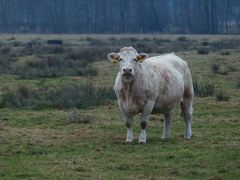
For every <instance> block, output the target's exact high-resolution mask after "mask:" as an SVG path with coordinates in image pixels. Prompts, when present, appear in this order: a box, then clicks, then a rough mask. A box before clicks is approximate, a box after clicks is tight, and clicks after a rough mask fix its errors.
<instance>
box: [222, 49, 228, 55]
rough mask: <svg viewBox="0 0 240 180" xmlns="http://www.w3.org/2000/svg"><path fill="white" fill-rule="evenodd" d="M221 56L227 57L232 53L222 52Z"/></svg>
mask: <svg viewBox="0 0 240 180" xmlns="http://www.w3.org/2000/svg"><path fill="white" fill-rule="evenodd" d="M221 55H223V56H227V55H230V52H229V51H224V50H223V51H221Z"/></svg>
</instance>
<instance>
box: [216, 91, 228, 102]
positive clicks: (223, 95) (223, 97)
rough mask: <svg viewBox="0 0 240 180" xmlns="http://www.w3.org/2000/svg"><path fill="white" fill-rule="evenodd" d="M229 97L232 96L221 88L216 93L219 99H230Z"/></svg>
mask: <svg viewBox="0 0 240 180" xmlns="http://www.w3.org/2000/svg"><path fill="white" fill-rule="evenodd" d="M229 98H230V97H229V95H228V94H227V93H226V92H223V91H222V90H220V91H218V92H217V93H216V100H217V101H228V100H229Z"/></svg>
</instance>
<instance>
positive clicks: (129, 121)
mask: <svg viewBox="0 0 240 180" xmlns="http://www.w3.org/2000/svg"><path fill="white" fill-rule="evenodd" d="M125 120H126V127H127V137H126V143H127V144H131V143H132V142H133V139H134V138H133V130H132V125H133V120H132V117H128V116H125Z"/></svg>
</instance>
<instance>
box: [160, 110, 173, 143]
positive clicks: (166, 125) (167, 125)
mask: <svg viewBox="0 0 240 180" xmlns="http://www.w3.org/2000/svg"><path fill="white" fill-rule="evenodd" d="M163 116H164V129H163V134H162V140H167V139H169V138H170V129H171V114H170V112H168V113H164V114H163Z"/></svg>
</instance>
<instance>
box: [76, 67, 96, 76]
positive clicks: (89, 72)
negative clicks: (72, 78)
mask: <svg viewBox="0 0 240 180" xmlns="http://www.w3.org/2000/svg"><path fill="white" fill-rule="evenodd" d="M97 74H98V72H97V69H96V68H93V67H92V66H87V67H85V68H82V69H80V70H79V71H78V74H77V75H79V76H96V75H97Z"/></svg>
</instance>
